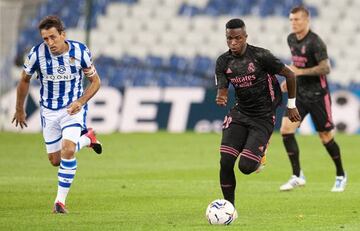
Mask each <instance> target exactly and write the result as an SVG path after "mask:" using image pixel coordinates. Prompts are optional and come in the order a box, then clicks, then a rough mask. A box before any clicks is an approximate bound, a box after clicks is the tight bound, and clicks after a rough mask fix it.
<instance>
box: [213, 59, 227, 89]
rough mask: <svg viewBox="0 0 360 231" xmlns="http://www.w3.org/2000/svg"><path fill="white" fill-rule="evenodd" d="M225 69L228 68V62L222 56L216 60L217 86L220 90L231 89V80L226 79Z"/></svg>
mask: <svg viewBox="0 0 360 231" xmlns="http://www.w3.org/2000/svg"><path fill="white" fill-rule="evenodd" d="M225 68H226V61H225V59H224V57H223V56H220V57H219V58H218V59H217V60H216V67H215V84H216V86H217V88H218V89H221V88H229V80H228V79H227V77H226V74H225Z"/></svg>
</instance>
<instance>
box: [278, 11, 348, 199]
mask: <svg viewBox="0 0 360 231" xmlns="http://www.w3.org/2000/svg"><path fill="white" fill-rule="evenodd" d="M290 25H291V29H292V33H291V34H290V35H289V36H288V39H287V40H288V45H289V47H290V51H291V55H292V65H291V66H290V68H291V69H292V71H293V72H294V73H295V75H296V77H297V78H296V80H297V101H296V107H297V108H298V110H299V113H300V115H301V118H304V117H305V116H306V115H307V114H310V116H311V118H312V120H313V122H314V125H315V128H316V130H317V132H318V134H319V137H320V139H321V142H322V143H323V144H324V146H325V148H326V150H327V152H328V153H329V155H330V157H331V158H332V160H333V162H334V164H335V167H336V180H335V184H334V186H333V188H332V189H331V191H332V192H342V191H344V189H345V186H346V181H347V177H346V174H345V172H344V169H343V166H342V163H341V155H340V148H339V146H338V144H337V143H336V142H335V140H334V135H333V133H332V130H333V128H334V123H333V121H332V115H331V98H330V92H329V87H328V83H327V80H326V75H327V74H329V72H330V64H329V58H328V55H327V51H326V45H325V44H324V42H323V41H322V40H321V38H320V37H319V36H318V35H317V34H315V33H314V32H312V31H311V30H310V14H309V11H308V10H307V9H306V8H304V7H303V6H300V7H295V8H293V9H292V10H291V12H290ZM282 89H283V90H284V91H286V87H285V85H284V86H283V85H282ZM300 123H301V122H293V121H290V118H289V117H288V113H287V112H285V114H284V117H283V119H282V124H281V129H280V131H281V134H282V137H283V142H284V146H285V149H286V151H287V153H288V156H289V159H290V163H291V166H292V171H293V175H292V176H291V178H290V180H289V181H288V182H286V183H285V184H284V185H282V186H281V187H280V190H281V191H287V190H292V189H294V188H295V187H298V186H303V185H305V183H306V181H305V177H304V174H303V172H302V171H301V168H300V161H299V147H298V144H297V142H296V139H295V135H294V134H295V132H296V129H297V128H298V127H299V126H300Z"/></svg>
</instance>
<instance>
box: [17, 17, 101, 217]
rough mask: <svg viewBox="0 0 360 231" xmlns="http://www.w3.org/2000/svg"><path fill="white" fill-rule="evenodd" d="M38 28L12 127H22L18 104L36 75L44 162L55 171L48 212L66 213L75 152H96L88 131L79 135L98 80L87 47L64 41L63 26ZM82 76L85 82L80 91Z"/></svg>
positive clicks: (51, 20) (54, 20)
mask: <svg viewBox="0 0 360 231" xmlns="http://www.w3.org/2000/svg"><path fill="white" fill-rule="evenodd" d="M38 28H39V31H40V34H41V37H42V39H43V42H42V43H40V44H39V45H36V46H34V47H33V48H32V49H31V51H30V53H29V55H28V56H27V59H26V61H25V64H24V69H23V71H22V74H21V80H20V82H19V84H18V87H17V99H16V112H15V115H14V118H13V121H12V122H15V126H20V127H21V128H24V127H27V124H26V114H25V110H24V101H25V98H26V96H27V94H28V92H29V85H30V79H31V78H32V76H35V75H36V74H35V72H36V73H37V76H38V79H39V80H40V83H41V88H40V105H41V112H40V113H41V123H42V128H43V136H44V140H45V144H46V149H47V153H48V157H49V160H50V163H51V164H52V165H53V166H60V167H59V170H58V179H59V181H58V192H57V196H56V199H55V205H54V209H53V212H54V213H67V210H66V208H65V199H66V197H67V194H68V192H69V189H70V186H71V183H72V181H73V179H74V176H75V172H76V166H77V163H76V158H75V155H74V154H75V152H76V151H79V150H80V149H81V148H82V147H84V146H89V147H92V148H93V149H94V151H95V152H96V153H98V154H100V153H101V152H102V146H101V144H100V142H99V141H97V139H96V137H95V134H94V131H93V129H91V128H89V129H88V130H87V133H85V134H84V135H81V134H82V131H83V130H86V112H87V102H88V101H89V100H90V98H91V97H93V96H94V95H95V93H96V92H97V91H98V89H99V88H100V78H99V76H98V74H97V72H96V69H95V67H94V65H93V63H92V58H91V54H90V52H89V50H88V48H87V47H86V46H85V45H84V44H82V43H79V42H76V41H70V40H66V39H65V28H64V25H63V22H62V21H61V20H60V19H59V18H58V17H57V16H47V17H45V18H43V19H42V21H41V22H40V23H39V26H38ZM84 75H85V76H86V77H87V78H88V80H89V81H90V84H89V86H88V87H87V88H86V90H85V91H83V86H82V80H83V77H84Z"/></svg>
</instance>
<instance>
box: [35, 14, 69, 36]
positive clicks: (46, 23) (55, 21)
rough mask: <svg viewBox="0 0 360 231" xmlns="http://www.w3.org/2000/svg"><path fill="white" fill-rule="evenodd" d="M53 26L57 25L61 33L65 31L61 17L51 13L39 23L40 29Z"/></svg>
mask: <svg viewBox="0 0 360 231" xmlns="http://www.w3.org/2000/svg"><path fill="white" fill-rule="evenodd" d="M52 27H55V28H56V30H57V31H58V32H59V33H61V32H63V31H65V26H64V23H63V22H62V21H61V19H60V18H59V17H58V16H56V15H49V16H46V17H45V18H43V19H42V20H41V21H40V23H39V26H38V28H39V30H40V31H41V30H43V29H45V30H48V29H50V28H52Z"/></svg>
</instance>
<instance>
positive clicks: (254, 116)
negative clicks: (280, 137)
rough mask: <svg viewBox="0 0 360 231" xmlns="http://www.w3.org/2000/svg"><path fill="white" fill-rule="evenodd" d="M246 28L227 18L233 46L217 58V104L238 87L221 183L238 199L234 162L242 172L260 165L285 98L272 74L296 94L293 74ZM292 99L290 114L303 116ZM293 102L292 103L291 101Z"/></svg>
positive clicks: (224, 144)
mask: <svg viewBox="0 0 360 231" xmlns="http://www.w3.org/2000/svg"><path fill="white" fill-rule="evenodd" d="M246 39H247V33H246V27H245V24H244V22H243V21H242V20H241V19H231V20H230V21H228V22H227V23H226V40H227V45H228V47H229V51H227V52H225V53H224V54H222V55H220V56H219V58H218V59H217V61H216V70H215V72H216V82H217V88H218V90H217V96H216V103H217V105H219V106H226V104H227V101H228V100H227V99H228V87H229V84H230V83H231V84H232V85H233V87H234V88H235V97H236V104H235V106H234V107H233V108H232V109H231V110H230V112H229V113H228V115H227V116H226V117H225V120H224V124H223V133H222V140H221V147H220V154H221V159H220V184H221V189H222V192H223V195H224V198H225V199H226V200H228V201H230V202H231V203H232V204H234V200H235V187H236V179H235V174H234V165H235V162H236V159H237V157H238V156H240V158H239V164H238V167H239V169H240V171H241V172H243V173H244V174H250V173H252V172H254V171H256V170H257V169H258V168H259V166H260V165H261V159H262V157H263V156H264V153H265V150H266V148H267V144H268V141H269V139H270V136H271V134H272V132H273V129H274V122H275V109H276V107H277V106H278V104H279V103H280V102H281V90H280V85H279V83H278V81H277V79H276V77H275V76H274V75H275V74H280V75H282V76H285V77H286V82H287V88H288V89H289V91H288V95H289V98H291V99H292V100H293V101H294V100H295V95H296V81H295V75H294V73H293V72H292V71H291V70H290V69H289V68H288V67H286V66H285V65H284V64H283V63H282V62H281V61H280V60H279V59H277V58H276V57H275V56H273V55H272V54H271V53H270V51H268V50H265V49H263V48H260V47H255V46H252V45H249V44H247V43H246ZM293 101H290V104H288V110H289V119H290V120H291V121H293V122H296V121H300V115H299V113H298V111H297V109H296V106H295V103H294V102H293ZM291 102H293V103H291Z"/></svg>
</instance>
